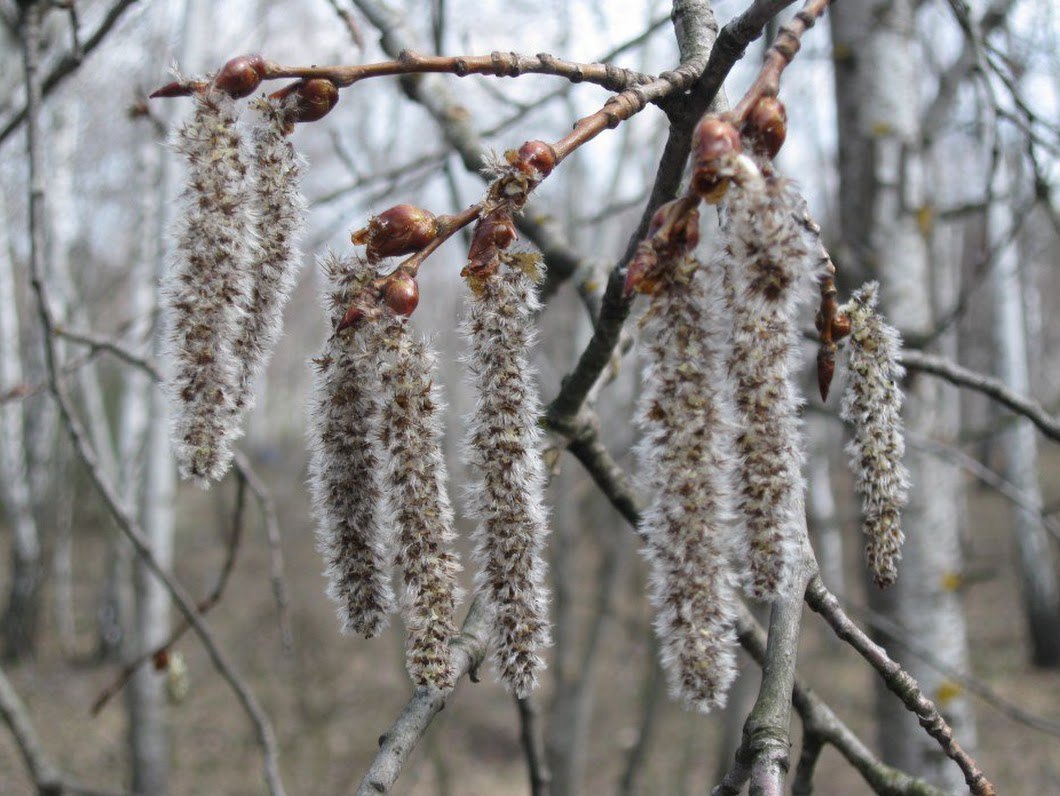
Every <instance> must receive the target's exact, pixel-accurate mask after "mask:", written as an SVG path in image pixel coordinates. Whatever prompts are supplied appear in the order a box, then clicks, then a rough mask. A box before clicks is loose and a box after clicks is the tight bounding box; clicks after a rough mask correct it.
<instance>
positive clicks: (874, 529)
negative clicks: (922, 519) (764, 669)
mask: <svg viewBox="0 0 1060 796" xmlns="http://www.w3.org/2000/svg"><path fill="white" fill-rule="evenodd" d="M878 291H879V285H878V284H877V283H876V282H869V283H868V284H866V285H864V286H863V287H862V288H861V289H860V290H857V291H855V293H854V295H853V296H852V297H851V300H850V302H848V303H847V304H845V305H843V306H842V307H841V308H840V310H839V311H840V312H841V313H843V314H845V315H846V316H847V317H848V318H849V319H850V382H849V384H848V386H847V391H846V393H845V394H844V395H843V401H842V405H841V407H840V416H841V417H842V418H843V420H845V421H846V422H847V423H850V424H851V426H853V430H854V438H853V439H852V440H851V441H850V443H849V444H848V445H847V448H846V451H847V453H848V454H849V455H850V468H851V470H852V471H853V473H854V488H855V489H856V490H857V492H858V493H860V494H861V496H862V500H861V511H862V515H863V519H864V525H863V528H864V531H865V536H866V549H865V557H866V560H867V562H868V565H869V569H870V570H871V572H872V574H873V578H874V579H875V581H876V584H877V585H878V586H880V587H881V588H883V587H886V586H890V585H891V584H892V583H894V581H895V579H896V578H897V577H898V561H899V559H901V557H902V555H901V548H902V541H903V540H904V538H905V537H904V536H903V534H902V526H901V517H900V511H901V508H902V506H904V505H905V503H906V501H907V500H908V490H909V472H908V471H907V470H906V468H905V466H904V465H903V464H902V456H903V455H904V453H905V439H904V437H903V433H902V417H901V412H902V390H901V388H900V387H899V386H898V385H899V382H900V381H901V379H902V376H904V375H905V370H904V368H902V366H901V365H900V364H899V362H898V358H899V353H900V351H901V345H902V341H901V337H900V336H899V334H898V331H897V330H896V329H894V328H893V327H892V326H889V325H888V324H886V323H885V322H884V321H883V319H882V318H881V317H880V316H879V314H878V313H877V312H876V303H877V300H878V295H877V294H878Z"/></svg>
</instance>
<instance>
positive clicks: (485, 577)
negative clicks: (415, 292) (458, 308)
mask: <svg viewBox="0 0 1060 796" xmlns="http://www.w3.org/2000/svg"><path fill="white" fill-rule="evenodd" d="M499 257H500V267H499V269H498V270H497V271H495V272H493V273H490V274H489V275H487V276H485V277H484V278H482V279H478V278H474V277H473V278H470V279H469V282H470V284H471V288H472V291H471V300H470V309H469V312H468V316H467V318H466V320H465V321H464V324H463V333H464V335H465V336H466V337H467V340H468V343H469V346H470V351H469V353H468V361H469V363H470V368H471V371H472V376H473V382H474V386H475V390H476V393H477V394H478V396H479V398H478V402H477V406H476V408H475V411H474V412H473V413H472V414H471V415H469V416H468V419H467V420H468V429H467V459H468V463H469V464H470V465H471V467H472V469H473V479H474V482H473V484H472V486H471V488H470V490H469V500H468V505H469V509H470V511H471V512H472V514H473V515H474V516H475V517H476V518H477V519H478V521H479V524H478V528H477V529H476V531H475V534H474V542H475V558H476V560H477V561H478V563H479V565H480V571H479V573H478V575H477V576H476V587H477V589H478V590H479V591H480V592H481V593H483V594H485V595H486V599H487V602H488V606H489V610H490V612H491V620H492V636H493V648H494V659H495V661H496V664H497V667H498V669H499V672H500V675H501V679H502V680H503V682H504V683H505V685H506V686H507V688H508V689H509V690H510V691H511V692H512V693H513V694H515V695H516V696H518V697H525V696H526V695H527V694H529V693H530V691H531V690H532V689H533V688H534V686H535V685H536V683H537V676H538V672H539V671H540V670H541V669H542V667H543V666H544V662H543V661H542V659H541V657H540V654H539V652H540V650H541V648H542V647H544V646H546V645H547V644H548V643H549V627H548V594H547V591H546V587H545V583H544V579H545V563H544V560H543V558H542V547H543V546H544V541H545V536H546V534H547V533H548V529H547V523H546V520H547V512H546V509H545V506H544V495H543V492H544V483H545V474H544V466H543V463H542V460H541V450H540V447H541V432H540V430H539V428H538V425H537V421H538V416H539V413H540V402H539V399H538V396H537V392H536V386H535V384H534V378H533V370H532V368H531V365H530V360H529V350H530V346H531V344H532V342H533V337H534V335H533V314H534V312H535V311H536V310H537V308H538V306H539V304H538V300H537V295H536V282H537V281H538V280H539V279H540V270H539V269H540V265H539V260H538V259H531V258H529V256H527V255H518V254H510V253H508V252H501V253H500V255H499Z"/></svg>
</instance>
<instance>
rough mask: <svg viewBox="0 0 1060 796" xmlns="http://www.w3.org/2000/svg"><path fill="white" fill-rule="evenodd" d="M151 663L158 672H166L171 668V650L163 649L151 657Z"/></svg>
mask: <svg viewBox="0 0 1060 796" xmlns="http://www.w3.org/2000/svg"><path fill="white" fill-rule="evenodd" d="M151 663H152V665H153V666H154V667H155V671H156V672H164V671H165V670H166V669H168V668H169V650H168V649H167V648H165V647H163V648H162V649H160V650H157V651H156V652H155V654H154V655H152V656H151Z"/></svg>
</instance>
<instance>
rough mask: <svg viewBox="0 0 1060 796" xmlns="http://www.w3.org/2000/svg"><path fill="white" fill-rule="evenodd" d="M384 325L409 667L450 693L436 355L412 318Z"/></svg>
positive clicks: (448, 567) (450, 605)
mask: <svg viewBox="0 0 1060 796" xmlns="http://www.w3.org/2000/svg"><path fill="white" fill-rule="evenodd" d="M381 325H382V326H383V327H384V328H383V329H382V336H383V340H384V348H383V351H382V358H381V362H380V381H381V386H382V395H383V401H382V406H381V413H380V417H379V422H378V425H379V439H380V442H381V443H382V446H383V448H384V449H385V450H386V451H387V453H388V455H389V462H388V463H387V465H386V468H385V476H384V481H385V484H386V494H387V503H388V506H389V510H390V514H391V518H392V522H393V524H394V526H395V535H396V542H397V544H396V563H397V566H398V568H399V570H400V571H401V573H402V579H403V581H404V586H405V591H404V595H403V597H402V601H401V603H402V615H403V617H404V619H405V625H406V628H407V630H408V638H407V639H406V642H405V652H406V667H407V668H408V671H409V675H410V676H411V677H412V680H413V682H415V683H416V684H417V685H430V686H434V687H437V688H451V687H452V686H453V685H454V683H455V672H454V670H453V667H452V663H451V654H450V647H449V642H450V640H451V639H453V638H454V637H455V636H456V635H457V628H456V624H455V622H454V618H453V615H454V612H455V610H456V603H457V601H458V599H459V589H458V588H457V581H456V575H457V572H459V571H460V563H459V561H458V559H457V556H456V553H455V552H454V551H453V550H452V544H453V541H454V539H455V535H454V533H453V510H452V507H451V505H450V503H449V494H448V492H447V490H446V467H445V457H444V456H443V454H442V446H441V441H442V425H441V422H440V419H439V418H440V415H441V413H442V411H443V410H444V404H443V402H442V398H441V394H440V390H439V389H438V387H437V386H436V385H435V384H434V382H433V374H434V369H435V357H434V354H433V353H432V352H431V351H430V350H429V349H428V347H427V345H426V344H425V343H424V342H423V341H421V340H417V339H414V338H413V336H412V334H411V333H410V331H409V329H408V323H407V319H405V318H401V317H398V316H395V315H393V314H391V315H390V317H389V319H388V320H387V321H386V322H385V323H382V324H381Z"/></svg>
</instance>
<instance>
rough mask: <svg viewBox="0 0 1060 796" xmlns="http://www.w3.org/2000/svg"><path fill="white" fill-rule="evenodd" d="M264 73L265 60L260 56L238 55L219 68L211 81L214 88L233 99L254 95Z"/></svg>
mask: <svg viewBox="0 0 1060 796" xmlns="http://www.w3.org/2000/svg"><path fill="white" fill-rule="evenodd" d="M264 73H265V59H264V58H262V57H261V56H260V55H240V56H237V57H235V58H233V59H231V60H230V61H229V62H228V63H226V64H225V65H224V66H222V67H221V71H220V72H218V73H217V76H216V77H215V78H214V79H213V85H214V87H215V88H216V89H217V90H219V91H223V92H224V93H225V94H227V95H228V96H230V97H232V98H233V99H242V98H243V97H248V96H250V95H251V94H253V93H254V91H255V89H257V87H258V86H260V85H261V78H262V75H263V74H264Z"/></svg>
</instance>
